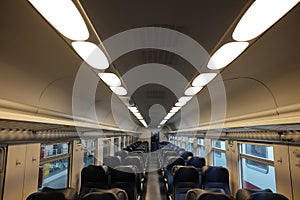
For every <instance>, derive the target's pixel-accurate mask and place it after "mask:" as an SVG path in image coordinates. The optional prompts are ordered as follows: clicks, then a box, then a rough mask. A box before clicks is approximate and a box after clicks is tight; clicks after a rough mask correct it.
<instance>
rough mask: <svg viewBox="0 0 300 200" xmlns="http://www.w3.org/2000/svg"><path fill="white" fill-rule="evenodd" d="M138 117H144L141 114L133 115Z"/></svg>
mask: <svg viewBox="0 0 300 200" xmlns="http://www.w3.org/2000/svg"><path fill="white" fill-rule="evenodd" d="M133 114H134V115H135V116H136V117H142V115H141V114H140V113H138V112H137V113H133Z"/></svg>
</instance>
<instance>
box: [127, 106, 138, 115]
mask: <svg viewBox="0 0 300 200" xmlns="http://www.w3.org/2000/svg"><path fill="white" fill-rule="evenodd" d="M128 109H129V110H130V111H131V112H132V113H138V112H139V111H138V109H137V107H133V106H130V107H128Z"/></svg>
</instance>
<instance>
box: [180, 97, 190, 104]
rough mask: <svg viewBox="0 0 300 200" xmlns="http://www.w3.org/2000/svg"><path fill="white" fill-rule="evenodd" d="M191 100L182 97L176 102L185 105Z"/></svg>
mask: <svg viewBox="0 0 300 200" xmlns="http://www.w3.org/2000/svg"><path fill="white" fill-rule="evenodd" d="M191 99H192V97H191V96H183V97H180V99H178V102H179V103H181V104H186V103H187V102H188V101H189V100H191Z"/></svg>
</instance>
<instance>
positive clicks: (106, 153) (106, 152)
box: [103, 139, 110, 158]
mask: <svg viewBox="0 0 300 200" xmlns="http://www.w3.org/2000/svg"><path fill="white" fill-rule="evenodd" d="M109 155H110V139H107V140H103V158H105V157H107V156H109Z"/></svg>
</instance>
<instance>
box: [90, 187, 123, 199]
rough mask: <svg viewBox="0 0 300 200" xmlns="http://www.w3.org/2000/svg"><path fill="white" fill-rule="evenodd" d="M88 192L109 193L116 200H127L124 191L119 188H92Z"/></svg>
mask: <svg viewBox="0 0 300 200" xmlns="http://www.w3.org/2000/svg"><path fill="white" fill-rule="evenodd" d="M89 192H108V193H109V192H111V193H113V194H115V196H117V199H118V200H128V196H127V193H126V191H125V190H123V189H120V188H113V189H99V188H92V189H90V191H89Z"/></svg>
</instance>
